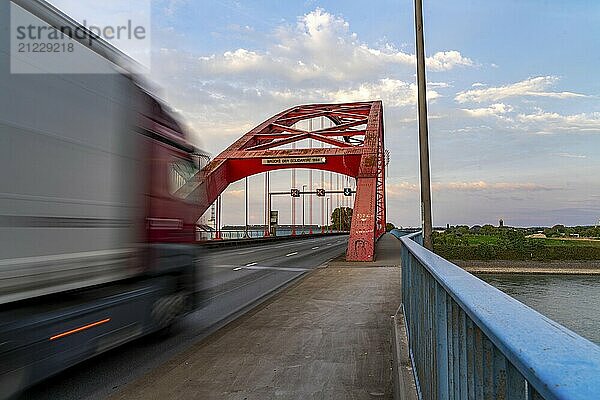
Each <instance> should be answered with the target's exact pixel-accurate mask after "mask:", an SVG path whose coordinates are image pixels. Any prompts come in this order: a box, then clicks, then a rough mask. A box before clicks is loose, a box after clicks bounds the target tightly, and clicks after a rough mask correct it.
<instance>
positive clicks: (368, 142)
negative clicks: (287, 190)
mask: <svg viewBox="0 0 600 400" xmlns="http://www.w3.org/2000/svg"><path fill="white" fill-rule="evenodd" d="M320 117H324V118H327V119H329V120H330V121H331V122H332V123H333V124H332V126H331V127H327V128H321V129H317V130H313V131H306V130H303V129H299V128H296V127H293V125H295V124H296V123H298V122H300V121H303V120H310V119H312V118H320ZM304 139H312V140H313V142H315V141H316V142H322V143H326V144H329V145H331V146H332V147H329V148H296V149H289V148H284V149H281V148H279V149H278V148H277V147H280V146H282V145H287V144H291V143H295V142H298V141H301V140H304ZM285 168H312V169H320V170H326V171H332V172H337V173H341V174H345V175H348V176H351V177H353V178H356V197H355V201H354V212H353V215H352V225H351V228H350V238H349V241H348V249H347V252H346V259H347V260H348V261H371V260H373V256H374V250H375V241H376V240H377V239H378V238H379V237H380V236H381V235H382V234H383V233H385V221H386V220H385V149H384V137H383V106H382V103H381V101H370V102H360V103H343V104H309V105H302V106H297V107H292V108H290V109H289V110H286V111H283V112H281V113H279V114H277V115H275V116H274V117H272V118H270V119H268V120H266V121H265V122H263V123H262V124H260V125H258V126H257V127H256V128H254V129H252V130H251V131H250V132H248V133H246V134H245V135H244V136H242V137H241V138H239V139H238V140H237V141H236V142H235V143H233V144H232V145H231V146H229V148H227V150H225V151H223V152H222V153H221V154H219V155H218V156H217V157H216V158H214V159H213V160H212V161H211V162H210V163H209V164H208V165H207V166H206V167H205V168H204V169H203V170H202V171H200V173H199V179H198V180H197V181H196V182H195V183H193V184H190V185H186V186H184V187H183V188H182V189H181V191H185V192H187V193H182V194H183V195H188V196H193V197H194V198H195V201H196V202H197V203H199V204H200V207H201V211H202V213H204V211H205V210H206V209H208V207H210V205H211V204H212V203H213V202H214V201H215V200H216V198H217V197H218V196H219V194H221V193H222V192H223V191H224V190H225V189H226V188H227V186H228V185H229V184H231V183H233V182H236V181H238V180H240V179H242V178H245V177H247V176H251V175H255V174H258V173H261V172H265V171H273V170H278V169H285Z"/></svg>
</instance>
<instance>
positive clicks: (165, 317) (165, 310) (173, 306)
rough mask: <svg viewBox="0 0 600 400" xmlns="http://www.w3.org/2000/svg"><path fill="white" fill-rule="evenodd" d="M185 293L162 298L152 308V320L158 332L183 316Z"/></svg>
mask: <svg viewBox="0 0 600 400" xmlns="http://www.w3.org/2000/svg"><path fill="white" fill-rule="evenodd" d="M187 297H188V296H187V294H186V293H176V294H171V295H168V296H163V297H161V298H160V299H158V300H156V302H154V305H153V306H152V320H153V321H154V323H155V325H156V327H157V328H158V329H160V330H162V329H165V328H168V327H169V326H171V325H173V323H175V321H177V318H178V317H179V316H180V315H181V314H183V312H184V310H185V305H186V298H187Z"/></svg>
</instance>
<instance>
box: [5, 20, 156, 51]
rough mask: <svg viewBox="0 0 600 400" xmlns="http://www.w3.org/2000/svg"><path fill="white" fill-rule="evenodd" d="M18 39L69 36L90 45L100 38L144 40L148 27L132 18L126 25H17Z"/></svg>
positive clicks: (67, 37)
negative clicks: (134, 21)
mask: <svg viewBox="0 0 600 400" xmlns="http://www.w3.org/2000/svg"><path fill="white" fill-rule="evenodd" d="M16 30H17V39H18V40H65V39H69V38H73V39H79V40H85V41H87V43H88V44H89V45H90V46H93V44H94V41H95V40H98V39H100V38H102V39H104V40H106V41H112V40H122V39H127V40H133V39H136V40H144V39H146V27H144V26H141V25H135V26H134V25H133V22H132V21H131V20H127V24H126V25H118V26H110V25H108V26H103V27H101V26H96V25H90V26H87V21H86V20H83V26H78V27H76V28H75V29H73V28H72V27H70V26H61V27H60V28H59V29H56V28H54V27H51V26H40V25H32V24H30V25H28V26H17V27H16Z"/></svg>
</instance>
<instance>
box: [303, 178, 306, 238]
mask: <svg viewBox="0 0 600 400" xmlns="http://www.w3.org/2000/svg"><path fill="white" fill-rule="evenodd" d="M305 187H306V185H302V234H303V235H304V233H305V232H304V231H305V230H306V229H305V227H306V225H305V224H304V203H306V201H305V199H304V188H305Z"/></svg>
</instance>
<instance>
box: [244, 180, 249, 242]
mask: <svg viewBox="0 0 600 400" xmlns="http://www.w3.org/2000/svg"><path fill="white" fill-rule="evenodd" d="M244 194H245V197H246V208H245V209H246V217H245V218H246V228H245V229H244V237H245V238H248V237H250V236H249V235H248V177H246V188H245V189H244Z"/></svg>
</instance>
